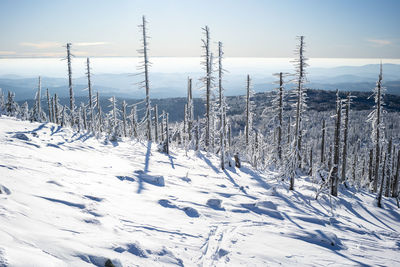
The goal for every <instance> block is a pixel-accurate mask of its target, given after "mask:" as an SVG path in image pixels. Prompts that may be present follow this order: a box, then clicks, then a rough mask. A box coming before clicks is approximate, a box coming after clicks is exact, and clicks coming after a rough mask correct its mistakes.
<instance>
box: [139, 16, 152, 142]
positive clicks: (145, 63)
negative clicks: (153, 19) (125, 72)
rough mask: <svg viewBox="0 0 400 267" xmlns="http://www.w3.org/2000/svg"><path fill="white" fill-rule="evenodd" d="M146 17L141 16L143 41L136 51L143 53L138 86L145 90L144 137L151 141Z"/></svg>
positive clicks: (149, 64)
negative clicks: (145, 127)
mask: <svg viewBox="0 0 400 267" xmlns="http://www.w3.org/2000/svg"><path fill="white" fill-rule="evenodd" d="M146 23H147V21H146V18H145V16H142V24H141V25H139V28H140V30H141V31H142V43H143V48H142V49H139V50H138V52H139V53H140V54H141V55H143V62H142V64H141V65H140V66H139V69H140V70H143V71H142V72H141V73H142V74H143V75H144V80H143V81H141V82H140V83H139V84H140V88H142V89H143V88H144V89H145V91H146V99H145V102H146V113H145V120H146V125H147V129H146V137H147V140H149V141H151V140H152V137H151V104H150V84H149V67H150V66H151V63H150V61H149V58H148V38H149V37H148V36H147V33H146V30H147V28H146Z"/></svg>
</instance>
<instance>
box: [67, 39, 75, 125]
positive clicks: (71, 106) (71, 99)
mask: <svg viewBox="0 0 400 267" xmlns="http://www.w3.org/2000/svg"><path fill="white" fill-rule="evenodd" d="M71 45H72V44H71V43H67V45H66V47H67V63H68V88H69V109H70V112H71V126H74V120H75V115H74V112H75V98H74V90H73V89H72V69H71V57H72V56H73V55H72V54H71Z"/></svg>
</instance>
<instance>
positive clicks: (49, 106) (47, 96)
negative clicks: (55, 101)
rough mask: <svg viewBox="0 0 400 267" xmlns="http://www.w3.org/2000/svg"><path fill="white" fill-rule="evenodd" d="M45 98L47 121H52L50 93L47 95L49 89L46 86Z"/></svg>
mask: <svg viewBox="0 0 400 267" xmlns="http://www.w3.org/2000/svg"><path fill="white" fill-rule="evenodd" d="M46 98H47V109H48V112H49V122H53V121H52V118H53V115H52V114H51V102H50V95H49V89H48V88H47V89H46Z"/></svg>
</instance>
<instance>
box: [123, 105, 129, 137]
mask: <svg viewBox="0 0 400 267" xmlns="http://www.w3.org/2000/svg"><path fill="white" fill-rule="evenodd" d="M126 107H127V104H126V101H125V100H123V101H122V130H123V133H124V137H127V136H128V125H127V116H126Z"/></svg>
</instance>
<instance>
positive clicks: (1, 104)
mask: <svg viewBox="0 0 400 267" xmlns="http://www.w3.org/2000/svg"><path fill="white" fill-rule="evenodd" d="M4 109H5V101H4V94H3V90H2V89H1V88H0V116H1V114H3V112H4Z"/></svg>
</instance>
